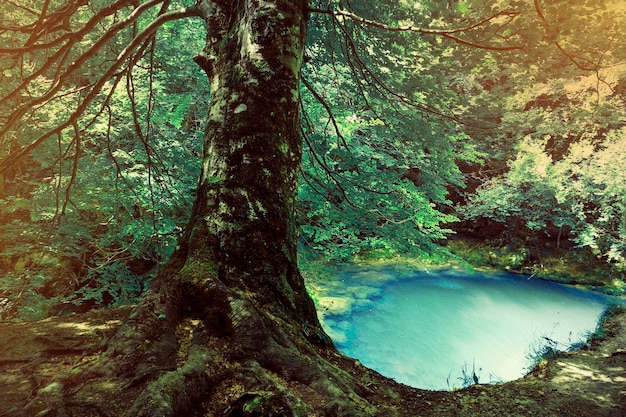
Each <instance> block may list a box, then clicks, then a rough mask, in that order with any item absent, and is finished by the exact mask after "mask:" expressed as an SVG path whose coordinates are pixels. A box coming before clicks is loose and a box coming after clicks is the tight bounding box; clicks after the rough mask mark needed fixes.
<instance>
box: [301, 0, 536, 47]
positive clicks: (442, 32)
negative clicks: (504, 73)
mask: <svg viewBox="0 0 626 417" xmlns="http://www.w3.org/2000/svg"><path fill="white" fill-rule="evenodd" d="M309 11H310V12H311V13H321V14H329V15H331V16H334V17H335V18H337V17H346V18H348V19H351V20H353V21H355V22H359V23H362V24H364V25H367V26H372V27H375V28H378V29H382V30H387V31H391V32H415V33H420V34H423V35H439V36H443V37H445V38H448V39H450V40H452V41H454V42H457V43H459V44H462V45H466V46H471V47H473V48H479V49H488V50H492V51H512V50H518V49H524V47H523V46H521V45H512V46H492V45H483V44H479V43H475V42H470V41H466V40H464V39H461V38H459V37H457V36H455V34H458V33H466V32H469V31H471V30H473V29H476V28H478V27H480V26H483V25H485V24H487V23H489V22H490V21H492V20H494V19H496V18H498V17H502V16H505V17H508V18H509V21H508V22H507V23H505V25H506V24H508V23H509V22H510V21H511V20H513V19H514V18H515V17H517V16H518V15H519V12H514V11H500V12H498V13H495V14H493V15H491V16H489V17H485V18H484V19H481V20H480V21H478V22H476V23H473V24H471V25H469V26H465V27H462V28H457V29H427V28H420V27H417V26H413V25H404V26H392V25H388V24H385V23H382V22H378V21H376V20H371V19H366V18H364V17H361V16H358V15H356V14H354V13H352V12H349V11H346V10H330V9H309Z"/></svg>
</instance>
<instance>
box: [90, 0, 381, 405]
mask: <svg viewBox="0 0 626 417" xmlns="http://www.w3.org/2000/svg"><path fill="white" fill-rule="evenodd" d="M202 12H203V15H204V18H205V20H206V26H207V40H206V47H205V48H204V50H203V51H202V53H200V54H199V55H198V57H197V58H196V62H197V63H198V64H199V65H200V66H201V67H202V68H203V69H204V70H205V71H206V73H207V75H208V77H209V79H210V82H211V87H212V88H211V101H210V108H209V115H208V122H207V127H206V133H205V137H204V155H203V166H202V170H201V177H200V179H199V184H198V189H197V195H196V201H195V204H194V207H193V213H192V217H191V220H190V223H189V225H188V229H187V231H186V234H185V236H184V238H183V239H182V241H181V242H180V246H179V248H177V251H176V252H175V254H174V256H173V258H172V259H171V261H170V262H169V263H168V264H167V265H166V266H165V267H164V268H163V269H162V270H161V271H160V273H159V275H158V276H157V277H156V278H155V280H154V281H153V282H152V283H151V286H150V288H149V290H148V292H147V294H146V295H145V296H144V298H143V300H142V301H141V303H140V304H139V305H138V306H137V307H136V308H135V309H134V310H133V312H132V313H131V315H130V317H129V318H128V319H127V320H126V322H125V323H123V324H122V326H121V327H120V329H119V330H118V331H117V333H116V335H115V336H114V337H113V338H112V339H111V340H110V341H109V345H108V349H107V351H106V353H105V355H104V356H103V358H102V359H101V361H100V362H99V364H98V366H97V367H96V369H97V372H99V373H100V375H108V376H116V377H120V376H122V377H123V378H125V379H126V380H127V381H128V382H127V383H126V384H125V387H124V388H123V389H124V390H136V392H137V394H136V395H135V396H134V400H133V403H132V405H130V406H129V407H128V409H127V410H126V415H128V416H157V415H158V416H174V415H177V416H179V415H217V414H216V413H218V412H219V415H229V416H245V415H250V416H252V415H255V416H257V415H259V416H260V415H340V414H343V415H360V414H365V415H372V414H375V413H376V411H375V409H376V407H373V406H372V405H371V402H370V401H369V400H366V399H365V398H366V397H368V396H371V395H374V394H373V392H372V391H371V389H369V388H366V385H367V384H370V383H371V380H370V379H367V381H368V382H359V381H357V379H355V378H356V377H355V376H354V375H355V374H356V373H359V374H361V375H372V373H371V372H370V371H369V370H367V369H365V368H363V367H360V366H358V365H354V362H353V361H349V360H347V359H346V358H343V357H342V356H341V355H339V354H338V353H337V352H336V351H335V349H334V347H333V345H332V343H331V341H330V339H329V338H328V337H327V336H326V335H325V333H324V332H323V330H322V329H321V327H320V325H319V322H318V319H317V316H316V312H315V307H314V304H313V302H312V300H311V298H310V297H309V295H308V294H307V292H306V290H305V287H304V283H303V279H302V277H301V275H300V272H299V270H298V267H297V259H296V239H297V230H296V225H295V218H294V214H295V201H296V194H297V175H298V170H299V166H300V160H301V138H300V137H299V118H298V106H299V90H298V86H299V76H300V67H301V63H302V55H303V44H304V39H305V34H306V27H307V20H308V15H307V2H306V1H305V0H291V1H289V0H272V1H266V0H240V1H234V2H230V1H207V0H205V1H203V2H202ZM340 363H341V364H343V365H338V364H340ZM345 364H349V365H348V368H354V369H351V370H350V371H349V372H346V370H345V368H346V365H345ZM341 368H344V369H341ZM368 378H369V377H368Z"/></svg>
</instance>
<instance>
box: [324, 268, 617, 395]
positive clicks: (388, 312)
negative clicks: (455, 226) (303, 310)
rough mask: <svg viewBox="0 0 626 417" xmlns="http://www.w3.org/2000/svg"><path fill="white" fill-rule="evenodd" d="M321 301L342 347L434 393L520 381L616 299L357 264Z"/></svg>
mask: <svg viewBox="0 0 626 417" xmlns="http://www.w3.org/2000/svg"><path fill="white" fill-rule="evenodd" d="M336 277H337V282H336V284H335V285H334V286H333V285H330V286H329V287H328V288H326V289H325V292H324V294H323V295H324V296H323V297H321V298H322V300H321V304H322V305H321V306H320V307H319V309H320V310H321V311H322V313H321V318H322V322H323V325H324V327H325V329H326V330H327V332H328V333H329V335H330V336H331V338H332V339H333V340H334V341H335V344H336V345H337V347H338V348H339V350H340V351H342V352H343V353H345V354H346V355H348V356H350V357H353V358H357V359H358V360H359V361H360V362H361V363H363V364H364V365H365V366H368V367H370V368H372V369H375V370H377V371H378V372H380V373H381V374H383V375H385V376H388V377H390V378H393V379H395V380H397V381H398V382H402V383H404V384H407V385H410V386H413V387H418V388H424V389H432V390H448V389H453V388H458V387H461V386H463V385H465V383H466V382H468V378H469V380H471V379H473V376H474V374H475V376H476V378H477V379H478V381H479V382H480V383H496V382H503V381H510V380H513V379H517V378H520V377H521V376H523V375H524V374H526V373H527V372H528V370H529V367H530V366H531V365H532V359H531V358H532V357H533V356H534V355H535V354H536V353H537V352H538V351H540V350H541V349H542V348H543V347H544V346H546V345H549V346H551V347H553V348H556V349H559V350H567V349H568V348H569V347H570V346H571V345H572V344H575V343H578V342H581V341H584V340H585V339H586V336H587V335H588V334H589V332H592V331H594V330H595V328H596V326H597V323H598V319H599V316H600V315H601V313H602V311H603V310H604V309H605V307H606V305H607V303H609V302H610V301H611V300H612V299H611V298H610V297H607V296H604V295H602V294H598V293H595V292H591V291H586V290H581V289H578V288H573V287H569V286H564V285H559V284H555V283H550V282H546V281H543V280H540V279H537V278H529V277H526V276H519V275H514V274H506V273H474V274H470V273H468V272H467V271H465V270H444V271H437V272H432V273H428V272H412V273H403V274H400V275H398V274H397V273H395V272H394V270H393V269H391V268H387V269H378V270H371V269H365V268H356V267H350V268H346V269H344V270H340V271H338V272H337V274H336Z"/></svg>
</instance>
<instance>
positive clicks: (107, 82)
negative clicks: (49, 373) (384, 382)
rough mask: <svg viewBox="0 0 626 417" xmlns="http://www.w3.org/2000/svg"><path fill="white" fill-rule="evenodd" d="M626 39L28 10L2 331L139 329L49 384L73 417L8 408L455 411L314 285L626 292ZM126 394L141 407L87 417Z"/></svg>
mask: <svg viewBox="0 0 626 417" xmlns="http://www.w3.org/2000/svg"><path fill="white" fill-rule="evenodd" d="M625 22H626V9H625V8H624V7H623V4H622V2H621V1H619V0H576V1H565V0H550V1H548V0H533V1H530V0H498V1H484V0H467V1H459V0H447V1H428V0H425V1H416V0H401V1H395V2H391V1H369V0H351V1H346V0H338V1H336V0H331V1H318V0H308V1H307V0H291V1H288V0H272V1H269V0H268V1H265V0H263V1H259V0H238V1H232V2H230V1H226V0H196V1H195V2H192V1H188V0H94V1H87V0H34V1H31V2H23V1H21V0H2V1H1V2H0V39H1V41H2V42H1V43H0V277H1V279H0V321H1V322H3V323H21V322H31V321H36V320H42V319H45V318H48V317H56V316H62V317H65V316H71V315H74V314H76V313H78V314H93V311H101V310H107V311H109V310H110V311H118V312H119V311H125V312H126V313H125V314H127V316H128V317H127V318H125V319H124V320H122V324H121V325H120V326H119V329H116V330H115V331H112V332H113V333H111V334H110V335H109V336H108V339H107V342H106V343H104V344H103V346H101V349H100V351H101V352H102V354H101V355H100V356H99V357H98V360H97V361H95V362H94V363H93V364H92V366H91V368H89V366H88V365H84V366H82V367H81V368H80V369H81V371H80V372H78V371H77V372H75V373H74V374H72V375H69V376H66V377H64V378H65V379H63V383H62V384H61V386H62V387H63V388H60V389H59V392H57V391H54V393H52V391H50V390H49V389H48V388H49V387H50V386H52V385H48V386H46V387H43V386H40V387H37V389H34V391H35V393H34V394H33V395H32V398H34V399H41V398H44V397H46V396H48V397H50V398H53V400H50V398H48V397H46V398H48V400H46V401H48V402H47V404H57V406H55V407H56V408H57V410H62V411H57V412H58V414H54V413H53V412H52V411H50V410H49V409H45V410H44V408H41V409H38V408H37V407H43V406H40V405H36V404H35V401H34V400H32V401H30V402H29V405H28V406H27V407H26V408H25V409H24V410H25V411H24V413H25V414H6V415H46V416H52V415H59V416H70V415H71V416H74V415H80V416H82V415H85V416H86V415H128V416H144V415H145V416H149V415H190V416H191V415H198V416H200V415H218V414H212V413H213V412H214V410H216V409H218V408H219V409H221V410H227V411H224V413H223V415H228V416H248V415H249V416H252V415H255V416H257V415H259V416H260V415H268V416H269V415H329V416H330V415H337V416H339V415H394V414H393V413H391V414H386V413H388V412H390V410H391V409H392V408H394V407H396V408H395V410H396V411H395V413H396V414H395V415H401V416H402V415H430V414H427V413H426V412H425V411H424V410H422V412H423V413H424V414H419V413H418V412H417V411H416V412H415V413H416V414H412V413H408V412H402V411H397V408H402V407H405V406H406V402H410V401H411V400H410V398H414V397H411V396H414V395H416V394H415V393H414V392H412V391H411V393H406V392H404V391H397V392H401V393H399V394H398V393H396V394H393V393H391V392H392V391H393V390H394V389H396V388H389V390H390V391H389V392H387V391H385V392H382V391H381V392H376V393H375V394H372V393H371V392H369V389H370V388H369V386H370V385H371V384H373V383H372V382H371V381H373V379H368V380H369V381H370V384H369V385H368V383H366V382H363V381H365V379H367V378H375V377H373V376H371V375H370V374H369V373H368V372H370V371H368V370H364V369H360V368H359V370H358V371H356V370H352V371H349V370H348V369H351V367H352V366H354V365H353V364H348V362H350V361H349V360H346V359H345V358H343V359H341V358H340V359H338V358H339V356H338V354H337V353H336V351H335V350H334V348H333V346H332V341H331V340H330V338H329V337H328V336H327V335H326V334H325V332H324V330H323V329H322V328H321V326H320V324H319V322H318V318H317V315H316V311H315V304H314V301H313V299H312V298H311V296H312V295H313V298H315V297H314V295H315V294H312V293H311V290H309V291H308V292H307V285H308V284H310V283H311V282H313V283H315V284H316V285H324V284H323V282H324V280H328V279H332V278H328V276H327V275H328V274H327V273H326V272H324V271H325V270H327V269H328V268H330V267H331V266H333V265H341V264H350V263H354V262H380V261H385V260H387V261H388V260H393V261H394V262H403V261H409V260H410V262H417V263H422V264H428V265H433V264H442V265H447V264H450V263H454V264H460V265H463V266H464V267H466V268H468V269H470V270H471V269H472V268H483V267H487V268H490V269H493V270H501V271H504V270H506V271H514V272H518V273H523V274H526V275H528V276H532V277H535V276H537V277H542V278H545V279H548V280H554V281H559V282H567V283H578V284H582V285H584V286H586V287H588V288H592V289H595V290H599V291H601V292H603V293H607V294H614V295H622V294H624V293H625V292H626V278H625V276H624V271H625V270H626V36H624V27H625V26H624V24H625ZM116 309H117V310H116ZM104 314H108V313H104ZM115 314H120V313H115ZM181 328H184V329H188V332H189V334H190V335H191V336H190V337H189V338H184V337H181V336H180V333H181V330H180V329H181ZM183 339H184V340H183ZM226 341H227V342H226ZM622 352H623V350H622ZM163 358H167V359H163ZM213 364H215V365H214V368H215V371H214V372H204V371H203V369H204V368H205V366H211V367H213ZM233 364H237V365H236V366H235V365H233ZM86 368H89V369H86ZM235 369H236V370H235ZM344 374H345V376H341V377H337V378H340V379H341V381H339V382H337V383H335V384H334V385H333V384H331V383H328V380H330V377H327V375H344ZM102 375H105V376H106V378H114V377H115V378H118V379H119V380H120V381H121V380H125V381H130V382H128V383H127V384H122V383H121V382H120V383H119V385H115V384H114V383H111V384H112V386H113V385H114V386H115V390H114V391H115V392H117V393H119V392H121V391H123V392H125V394H124V398H125V399H128V401H130V402H129V403H128V404H126V405H124V406H122V405H120V407H122V408H123V407H126V408H123V411H120V410H122V408H120V409H115V410H118V411H111V412H109V413H108V414H107V413H106V412H104V411H102V409H101V407H95V408H94V409H96V410H100V411H93V410H91V411H90V413H92V414H88V413H86V412H85V411H84V409H81V410H83V411H72V410H78V409H79V408H77V407H78V406H76V400H71V401H70V400H69V398H70V397H72V396H74V397H72V398H75V397H76V396H77V395H78V394H76V392H77V391H76V390H74V388H73V387H77V386H80V385H83V384H85V381H92V380H95V379H98V378H103V377H102ZM285 381H287V382H285ZM292 384H296V385H297V384H304V385H311V384H312V386H314V387H316V388H315V390H316V391H315V392H316V394H315V395H314V394H307V393H305V392H304V391H298V390H297V389H295V388H294V385H292ZM228 386H230V387H240V388H239V390H236V389H235V388H232V389H233V390H234V391H233V393H231V394H229V395H230V397H228V396H227V395H226V393H225V390H226V388H225V387H228ZM190 387H194V388H193V389H191V388H190ZM216 387H218V388H216ZM219 387H221V388H219ZM259 387H261V388H259ZM364 387H367V389H366V388H364ZM46 389H48V391H46ZM94 389H95V388H94ZM102 390H103V391H102V392H104V391H106V390H105V388H104V387H102ZM220 390H221V391H220ZM218 391H219V392H221V394H220V395H222V396H223V397H220V395H218V394H215V392H218ZM235 391H236V392H235ZM366 391H367V392H366ZM70 392H71V393H72V394H71V395H70V394H69V393H70ZM111 392H113V391H111ZM394 392H396V391H394ZM259 393H261V394H259ZM368 393H369V394H368ZM53 394H54V395H53ZM109 394H110V393H109ZM101 395H102V396H101V397H100V398H108V397H106V395H105V394H101ZM110 395H114V394H110ZM115 395H118V394H115ZM126 395H127V396H126ZM76 398H77V397H76ZM208 398H211V400H209V399H208ZM311 398H314V399H311ZM320 398H322V399H323V400H320ZM398 398H400V399H398ZM42 401H43V400H42ZM59 401H60V402H59ZM72 401H74V402H72ZM93 401H95V402H97V401H96V400H93ZM101 401H105V400H101ZM316 401H321V402H323V403H328V405H327V406H325V408H324V410H323V411H321V410H318V409H316V406H315V404H316ZM394 401H395V402H394ZM425 401H426V400H425ZM429 401H430V400H429ZM433 401H437V400H433ZM43 402H44V403H45V401H43ZM426 402H428V401H426ZM58 404H64V405H62V406H58ZM72 404H74V405H72ZM381 404H384V405H381ZM390 404H395V405H393V406H392V405H390ZM398 404H401V405H398ZM625 406H626V405H625ZM28 407H30V408H28ZM59 407H60V408H59ZM220 407H221V408H220ZM320 407H321V406H320ZM390 407H391V408H390ZM46 410H48V411H46ZM259 410H260V411H259ZM280 410H282V411H280ZM13 412H16V410H13ZM37 413H40V414H37ZM46 413H47V414H46ZM94 413H95V414H94ZM159 413H160V414H159ZM181 413H183V414H181ZM185 413H187V414H185ZM281 413H282V414H281ZM2 415H5V414H2ZM433 415H436V414H433ZM449 415H457V414H449ZM459 415H462V414H459ZM465 415H470V414H465ZM477 415H479V414H477ZM484 415H487V414H484ZM537 415H540V414H537ZM546 415H558V413H557V414H546ZM572 415H574V414H572ZM607 415H610V414H607ZM615 415H619V414H615Z"/></svg>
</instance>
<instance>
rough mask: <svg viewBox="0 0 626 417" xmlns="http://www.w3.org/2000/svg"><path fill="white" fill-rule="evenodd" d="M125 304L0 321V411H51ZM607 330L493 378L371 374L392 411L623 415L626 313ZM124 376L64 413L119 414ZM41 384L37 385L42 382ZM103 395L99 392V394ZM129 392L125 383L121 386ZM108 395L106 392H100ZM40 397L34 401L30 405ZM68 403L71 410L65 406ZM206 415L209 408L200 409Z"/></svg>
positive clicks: (83, 392)
mask: <svg viewBox="0 0 626 417" xmlns="http://www.w3.org/2000/svg"><path fill="white" fill-rule="evenodd" d="M129 311H130V309H129V308H121V309H107V310H98V311H92V312H89V313H86V314H81V315H72V316H67V317H53V318H49V319H46V320H42V321H37V322H29V323H0V416H2V417H5V416H7V417H8V416H22V415H25V414H24V409H25V407H26V405H27V404H30V405H29V407H30V408H29V410H31V411H29V412H28V414H26V415H29V416H30V415H32V416H36V415H46V416H48V415H57V414H55V413H54V412H53V413H49V411H50V410H48V412H47V411H46V409H47V408H50V403H49V402H48V404H47V405H46V404H44V403H46V401H42V396H45V395H46V393H50V394H51V395H50V396H51V398H52V397H54V396H53V395H52V393H54V392H55V391H59V390H61V389H62V387H61V386H59V384H60V383H59V382H58V381H62V380H63V379H64V378H71V375H72V374H73V373H77V372H78V369H81V368H84V367H85V366H89V363H90V362H93V361H95V360H97V358H98V357H99V355H100V354H101V352H102V350H103V348H104V346H106V340H107V339H108V337H109V336H110V335H111V334H112V333H113V331H114V330H115V329H116V327H117V326H118V325H119V323H120V322H121V321H122V320H123V319H124V318H125V317H126V315H127V314H128V313H129ZM606 330H607V337H606V338H605V339H602V340H597V341H594V342H593V343H591V345H589V346H587V347H585V348H584V349H582V350H580V351H576V352H570V353H565V354H563V355H561V356H559V357H557V358H554V359H551V360H549V361H545V362H543V363H541V364H540V366H539V367H538V368H537V369H536V370H535V371H534V372H532V373H531V374H530V375H528V376H526V377H525V378H523V379H520V380H518V381H514V382H510V383H505V384H500V385H475V386H472V387H470V388H467V389H463V390H458V391H454V392H450V393H448V392H429V391H422V390H417V389H414V388H409V387H406V386H403V385H400V384H396V383H394V382H393V381H391V380H387V379H385V378H380V379H377V382H376V383H377V384H384V385H388V386H387V387H378V389H386V390H389V392H392V391H393V392H395V393H396V394H395V395H394V396H392V397H395V400H393V402H394V403H395V404H394V408H395V409H396V410H398V415H400V416H407V417H408V416H429V417H430V416H438V417H441V416H463V417H465V416H481V417H487V416H626V314H620V315H617V316H615V317H613V318H611V319H609V321H608V322H607V323H606ZM124 383H125V381H120V380H117V381H106V380H103V379H98V378H95V379H93V380H92V381H86V384H84V385H82V386H81V387H80V388H79V389H77V390H80V392H78V391H76V392H75V393H74V394H73V395H72V396H71V399H70V398H68V399H67V401H66V409H67V410H68V413H67V414H63V415H68V414H69V415H71V416H80V417H88V416H119V415H123V412H124V411H123V410H124V409H125V407H127V405H128V401H132V398H124V397H123V396H121V397H120V396H119V394H118V393H119V392H120V390H119V388H121V387H123V386H124ZM42 388H44V389H42ZM107 392H108V393H110V396H105V397H103V396H102V393H107ZM123 392H125V393H127V394H128V395H129V396H131V395H133V393H132V390H124V391H123ZM107 397H108V398H107ZM38 402H41V404H40V405H37V403H38ZM70 410H71V412H70ZM207 415H213V414H207Z"/></svg>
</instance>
